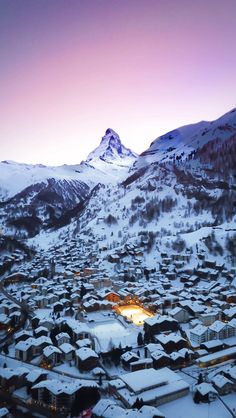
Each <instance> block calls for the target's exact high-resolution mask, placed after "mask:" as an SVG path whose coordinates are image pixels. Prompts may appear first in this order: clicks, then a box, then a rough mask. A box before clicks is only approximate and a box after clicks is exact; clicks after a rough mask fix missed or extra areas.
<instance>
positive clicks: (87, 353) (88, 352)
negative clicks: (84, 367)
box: [75, 347, 98, 361]
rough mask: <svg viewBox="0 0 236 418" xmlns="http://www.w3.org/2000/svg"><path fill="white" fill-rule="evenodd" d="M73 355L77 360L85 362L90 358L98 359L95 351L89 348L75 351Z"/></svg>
mask: <svg viewBox="0 0 236 418" xmlns="http://www.w3.org/2000/svg"><path fill="white" fill-rule="evenodd" d="M75 353H76V356H77V357H79V359H80V360H82V361H84V360H87V359H88V358H90V357H93V358H94V357H95V358H98V355H97V353H95V351H94V350H92V349H91V348H89V347H81V348H79V349H78V350H76V352H75Z"/></svg>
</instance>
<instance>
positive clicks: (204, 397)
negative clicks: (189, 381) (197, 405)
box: [194, 382, 218, 402]
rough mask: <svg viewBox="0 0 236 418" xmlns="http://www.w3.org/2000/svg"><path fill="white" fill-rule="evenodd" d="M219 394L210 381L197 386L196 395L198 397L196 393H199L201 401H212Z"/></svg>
mask: <svg viewBox="0 0 236 418" xmlns="http://www.w3.org/2000/svg"><path fill="white" fill-rule="evenodd" d="M217 394H218V392H217V391H216V390H215V389H214V387H213V386H212V385H211V384H210V383H206V382H203V383H200V384H199V385H196V386H195V395H194V396H195V397H196V395H198V399H199V401H200V402H210V401H211V400H212V399H214V398H215V395H217Z"/></svg>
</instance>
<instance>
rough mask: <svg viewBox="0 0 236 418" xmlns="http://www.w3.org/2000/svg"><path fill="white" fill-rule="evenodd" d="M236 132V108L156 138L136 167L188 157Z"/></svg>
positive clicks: (141, 156)
mask: <svg viewBox="0 0 236 418" xmlns="http://www.w3.org/2000/svg"><path fill="white" fill-rule="evenodd" d="M235 132H236V109H233V110H231V111H230V112H228V113H226V114H225V115H223V116H221V117H220V118H218V119H216V120H215V121H212V122H206V121H202V122H199V123H195V124H192V125H186V126H182V127H180V128H178V129H175V130H173V131H171V132H168V133H166V134H165V135H162V136H160V137H158V138H157V139H156V140H154V141H153V142H152V143H151V145H150V147H149V148H148V149H147V150H146V151H144V152H143V153H142V154H141V155H140V157H139V158H138V160H137V162H136V164H135V167H136V168H140V167H143V166H145V165H148V164H152V163H153V162H166V161H169V160H175V159H177V160H178V159H183V160H184V159H186V158H188V156H189V155H190V154H191V153H193V152H194V151H196V150H197V149H199V148H201V147H203V146H204V145H205V144H206V143H207V142H209V141H211V140H213V139H217V138H218V139H220V140H222V141H224V140H226V139H228V138H229V137H230V136H232V135H233V134H234V133H235Z"/></svg>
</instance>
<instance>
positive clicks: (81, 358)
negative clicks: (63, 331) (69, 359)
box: [75, 347, 99, 371]
mask: <svg viewBox="0 0 236 418" xmlns="http://www.w3.org/2000/svg"><path fill="white" fill-rule="evenodd" d="M75 358H76V366H77V367H78V368H79V369H80V370H81V371H89V370H92V369H94V368H95V367H97V366H98V359H99V357H98V355H97V353H95V351H93V350H92V349H91V348H87V347H82V348H79V349H78V350H76V352H75Z"/></svg>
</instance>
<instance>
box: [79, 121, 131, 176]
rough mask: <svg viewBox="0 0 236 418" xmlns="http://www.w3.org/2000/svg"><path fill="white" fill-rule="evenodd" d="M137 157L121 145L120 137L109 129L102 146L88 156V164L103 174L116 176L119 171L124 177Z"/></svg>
mask: <svg viewBox="0 0 236 418" xmlns="http://www.w3.org/2000/svg"><path fill="white" fill-rule="evenodd" d="M137 157H138V156H137V154H135V153H134V152H133V151H131V150H130V149H128V148H126V147H125V146H124V145H123V144H122V143H121V140H120V137H119V135H118V134H117V133H116V132H115V131H113V130H112V129H110V128H109V129H107V130H106V132H105V135H104V136H103V138H102V140H101V143H100V145H99V146H98V147H97V148H96V149H95V150H94V151H92V152H91V153H90V154H89V155H88V157H87V160H86V162H87V163H88V164H90V165H91V166H93V167H95V168H96V169H98V170H101V171H103V172H106V173H107V172H109V173H111V174H114V173H115V172H118V171H119V172H120V173H121V174H123V175H124V174H125V173H127V172H128V169H129V168H130V167H131V165H133V163H134V162H135V161H136V159H137Z"/></svg>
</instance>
